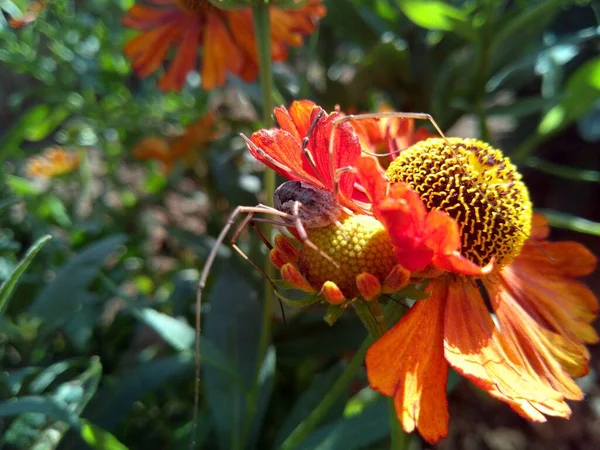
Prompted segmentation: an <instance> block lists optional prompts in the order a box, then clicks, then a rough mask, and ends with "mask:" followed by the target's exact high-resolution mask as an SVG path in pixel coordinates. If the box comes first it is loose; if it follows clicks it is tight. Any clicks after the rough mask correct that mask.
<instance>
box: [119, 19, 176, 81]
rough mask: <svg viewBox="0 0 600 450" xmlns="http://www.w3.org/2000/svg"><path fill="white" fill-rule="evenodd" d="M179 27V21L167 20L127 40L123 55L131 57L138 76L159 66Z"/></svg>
mask: <svg viewBox="0 0 600 450" xmlns="http://www.w3.org/2000/svg"><path fill="white" fill-rule="evenodd" d="M180 27H181V24H180V23H179V22H168V23H166V24H164V25H161V26H159V27H156V28H154V29H152V30H150V31H146V32H144V33H142V34H140V35H138V36H136V37H134V38H133V39H131V40H130V41H129V42H127V44H126V45H125V55H127V56H128V57H130V58H132V59H133V68H134V69H135V71H136V74H137V75H138V76H139V77H142V78H143V77H147V76H148V75H150V74H151V73H153V72H155V71H156V70H157V69H158V68H159V67H161V65H162V62H163V60H164V59H165V57H166V55H167V51H168V50H169V48H170V47H171V46H172V45H174V43H175V42H176V41H177V40H178V38H179V36H180V33H181V28H180Z"/></svg>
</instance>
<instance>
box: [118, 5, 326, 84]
mask: <svg viewBox="0 0 600 450" xmlns="http://www.w3.org/2000/svg"><path fill="white" fill-rule="evenodd" d="M148 4H149V5H148V6H144V5H134V6H133V7H132V8H131V9H130V10H129V11H128V13H127V16H125V18H124V20H123V22H124V24H125V25H126V26H128V27H130V28H134V29H136V30H140V31H142V33H141V34H139V35H138V36H136V37H134V38H133V39H131V40H130V41H129V42H128V43H127V45H126V46H125V54H126V55H127V56H128V57H129V58H131V59H132V60H133V68H134V69H135V72H136V73H137V75H138V76H140V77H147V76H148V75H150V74H152V73H154V72H156V71H158V70H159V69H160V68H161V67H162V64H163V61H164V60H165V59H166V58H167V54H168V52H169V50H170V49H171V48H174V49H175V52H174V57H173V59H172V61H171V62H170V63H169V66H168V68H167V70H166V72H165V73H164V75H163V76H162V77H161V78H160V80H159V82H158V86H159V88H161V89H162V90H165V91H178V90H180V89H181V88H182V87H183V85H184V83H185V79H186V75H187V74H188V72H189V71H191V70H194V69H196V67H197V61H196V60H197V56H198V52H199V51H200V50H202V64H201V74H202V88H203V89H206V90H209V89H214V88H216V87H219V86H223V85H224V84H225V77H226V74H227V72H230V73H232V74H235V75H237V76H239V77H240V78H242V79H243V80H244V81H248V82H249V81H253V80H254V79H256V76H257V73H258V56H257V50H256V40H255V33H254V25H253V19H252V12H251V10H250V8H242V9H236V10H231V11H224V10H220V9H218V8H216V7H215V6H213V5H212V4H211V3H210V2H209V1H208V0H148ZM269 13H270V18H271V25H272V32H271V57H272V58H273V60H274V61H284V60H285V59H286V58H287V55H288V48H289V47H298V46H300V45H302V42H303V37H304V36H306V35H308V34H310V33H312V32H313V31H314V30H315V28H316V20H317V19H319V18H320V17H323V16H324V15H325V7H324V6H323V5H322V0H309V1H308V2H307V3H306V4H305V5H304V6H302V7H300V8H297V9H291V10H281V9H278V8H277V7H271V8H270V10H269Z"/></svg>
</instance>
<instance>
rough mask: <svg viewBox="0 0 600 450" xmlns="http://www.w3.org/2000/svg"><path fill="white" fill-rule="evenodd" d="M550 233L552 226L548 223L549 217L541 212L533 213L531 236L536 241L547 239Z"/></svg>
mask: <svg viewBox="0 0 600 450" xmlns="http://www.w3.org/2000/svg"><path fill="white" fill-rule="evenodd" d="M549 234H550V226H549V225H548V219H546V218H545V217H544V216H543V215H541V214H537V213H535V214H533V217H532V220H531V235H530V236H531V238H532V239H535V240H536V241H540V240H543V239H546V238H547V237H548V235H549Z"/></svg>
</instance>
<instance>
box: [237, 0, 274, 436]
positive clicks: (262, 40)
mask: <svg viewBox="0 0 600 450" xmlns="http://www.w3.org/2000/svg"><path fill="white" fill-rule="evenodd" d="M252 16H253V18H254V30H255V35H256V47H257V51H258V63H259V74H260V84H261V87H262V93H263V126H264V127H270V126H271V125H272V119H271V112H272V111H273V94H272V93H273V72H272V68H271V20H270V16H269V2H268V0H264V1H263V2H257V3H255V4H254V6H253V8H252ZM263 185H264V189H265V196H266V204H267V205H272V202H273V192H275V172H273V171H272V170H271V169H269V168H268V167H267V168H265V173H264V177H263ZM272 229H273V227H272V226H271V225H268V224H267V225H266V226H265V230H264V231H265V236H267V237H271V234H272ZM265 273H266V274H267V276H269V277H270V278H273V275H274V268H273V265H272V264H271V262H270V260H269V258H268V255H267V258H266V261H265ZM273 300H274V296H273V288H272V286H271V284H270V283H269V282H268V281H267V280H265V283H264V296H263V305H262V323H261V330H260V337H259V342H258V354H257V358H256V369H255V377H254V383H253V385H252V387H251V389H250V392H249V393H248V395H247V396H246V408H245V416H244V422H243V428H242V433H241V441H240V442H241V445H242V446H245V445H246V443H247V441H248V437H249V435H250V430H251V426H252V422H253V420H254V416H255V413H256V405H257V403H258V402H257V401H258V395H259V390H260V383H259V374H260V369H261V366H262V363H263V361H264V359H265V355H266V354H267V349H268V347H269V342H270V339H271V314H272V305H273Z"/></svg>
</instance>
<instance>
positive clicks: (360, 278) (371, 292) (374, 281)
mask: <svg viewBox="0 0 600 450" xmlns="http://www.w3.org/2000/svg"><path fill="white" fill-rule="evenodd" d="M356 287H357V288H358V292H360V295H362V297H363V298H364V299H365V300H367V301H369V300H373V299H374V298H375V297H377V296H378V295H379V294H381V283H380V282H379V279H378V278H377V277H376V276H375V275H372V274H370V273H368V272H363V273H361V274H359V275H357V276H356Z"/></svg>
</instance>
